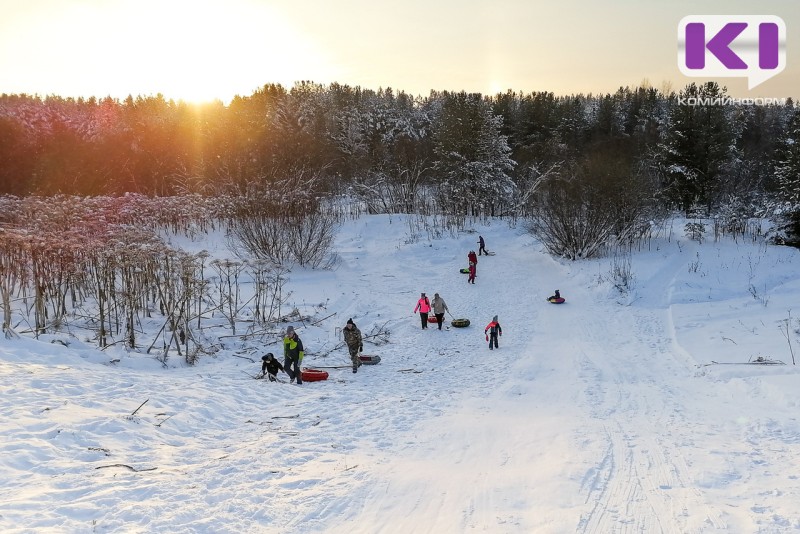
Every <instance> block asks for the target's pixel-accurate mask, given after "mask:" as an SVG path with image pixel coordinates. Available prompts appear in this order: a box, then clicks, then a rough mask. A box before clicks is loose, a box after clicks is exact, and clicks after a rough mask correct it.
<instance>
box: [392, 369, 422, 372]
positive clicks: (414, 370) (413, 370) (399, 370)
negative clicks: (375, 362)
mask: <svg viewBox="0 0 800 534" xmlns="http://www.w3.org/2000/svg"><path fill="white" fill-rule="evenodd" d="M397 372H398V373H421V372H422V371H417V370H416V369H398V370H397Z"/></svg>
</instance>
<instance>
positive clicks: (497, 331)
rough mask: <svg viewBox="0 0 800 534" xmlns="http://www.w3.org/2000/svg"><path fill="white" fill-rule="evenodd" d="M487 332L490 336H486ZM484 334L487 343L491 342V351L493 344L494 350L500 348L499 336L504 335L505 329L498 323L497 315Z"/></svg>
mask: <svg viewBox="0 0 800 534" xmlns="http://www.w3.org/2000/svg"><path fill="white" fill-rule="evenodd" d="M487 332H488V334H486V333H487ZM483 334H484V335H485V336H486V341H488V342H489V350H492V344H493V343H494V348H499V346H498V345H497V336H502V335H503V328H502V327H501V326H500V323H499V322H498V321H497V316H496V315H495V316H494V317H492V322H491V323H489V324H487V325H486V328H485V329H484V330H483Z"/></svg>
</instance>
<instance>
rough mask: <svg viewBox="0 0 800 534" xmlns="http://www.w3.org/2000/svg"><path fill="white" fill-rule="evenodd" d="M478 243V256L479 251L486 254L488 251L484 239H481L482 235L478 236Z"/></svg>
mask: <svg viewBox="0 0 800 534" xmlns="http://www.w3.org/2000/svg"><path fill="white" fill-rule="evenodd" d="M478 245H479V247H480V248H478V256H480V255H481V253H483V254H486V255H487V256H488V255H489V252H488V251H487V250H486V241H484V240H483V236H482V235H479V236H478Z"/></svg>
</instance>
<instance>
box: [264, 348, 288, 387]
mask: <svg viewBox="0 0 800 534" xmlns="http://www.w3.org/2000/svg"><path fill="white" fill-rule="evenodd" d="M261 361H262V362H263V363H262V364H261V376H268V377H269V381H270V382H276V381H277V380H278V379H277V375H278V371H283V366H282V365H281V364H280V362H278V360H276V359H275V355H274V354H272V353H271V352H268V353H267V354H265V355H264V356H262V357H261ZM284 372H285V371H284Z"/></svg>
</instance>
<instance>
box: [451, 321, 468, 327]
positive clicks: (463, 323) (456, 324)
mask: <svg viewBox="0 0 800 534" xmlns="http://www.w3.org/2000/svg"><path fill="white" fill-rule="evenodd" d="M450 324H451V325H453V326H454V327H456V328H464V327H467V326H469V319H453V320H452V321H450Z"/></svg>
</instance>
